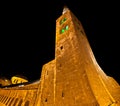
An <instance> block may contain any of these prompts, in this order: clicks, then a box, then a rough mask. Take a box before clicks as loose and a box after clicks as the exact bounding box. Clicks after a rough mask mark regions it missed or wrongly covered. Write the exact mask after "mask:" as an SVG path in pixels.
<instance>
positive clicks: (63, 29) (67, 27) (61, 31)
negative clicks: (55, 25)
mask: <svg viewBox="0 0 120 106" xmlns="http://www.w3.org/2000/svg"><path fill="white" fill-rule="evenodd" d="M68 29H69V26H68V25H66V26H65V27H64V28H62V29H61V30H60V34H62V33H64V32H65V31H66V30H68Z"/></svg>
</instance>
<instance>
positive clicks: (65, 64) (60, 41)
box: [54, 7, 120, 106]
mask: <svg viewBox="0 0 120 106" xmlns="http://www.w3.org/2000/svg"><path fill="white" fill-rule="evenodd" d="M55 61H56V70H55V74H54V77H55V83H54V84H55V85H54V88H55V89H54V90H55V106H110V105H113V104H120V86H119V84H118V83H117V82H116V81H115V80H114V79H113V78H111V77H109V76H107V75H106V74H105V73H104V71H103V70H102V69H101V67H100V66H99V65H98V63H97V61H96V59H95V57H94V54H93V52H92V49H91V47H90V44H89V42H88V40H87V37H86V34H85V31H84V29H83V27H82V24H81V22H80V21H79V20H78V19H77V18H76V16H75V15H74V14H73V13H72V12H71V11H70V10H69V9H68V7H65V8H64V9H63V12H62V15H61V16H60V17H59V18H58V19H57V20H56V49H55ZM118 106H119V105H118Z"/></svg>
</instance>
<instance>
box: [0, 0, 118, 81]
mask: <svg viewBox="0 0 120 106" xmlns="http://www.w3.org/2000/svg"><path fill="white" fill-rule="evenodd" d="M78 1H79V2H78ZM64 5H67V6H68V7H69V9H70V10H71V11H72V12H73V13H74V14H75V15H76V17H77V18H78V19H79V20H80V21H81V23H82V24H83V27H84V30H85V32H86V35H87V37H88V40H89V43H90V45H91V48H92V50H93V53H94V55H95V57H96V60H97V61H98V63H99V65H100V66H101V68H102V69H103V70H104V72H105V73H106V74H107V75H109V76H112V77H114V78H115V79H116V80H117V81H118V82H119V83H120V72H119V71H120V70H119V66H120V61H119V60H120V52H119V49H120V46H119V45H120V41H119V36H120V33H119V28H120V27H119V25H120V20H119V18H120V17H119V8H118V3H115V2H110V1H109V2H107V3H105V2H102V1H101V2H98V1H97V2H91V1H89V2H87V1H84V0H82V1H80V0H71V1H70V0H64V1H56V2H53V1H42V2H39V3H37V2H19V3H18V2H16V3H15V2H14V3H12V2H6V3H4V4H2V7H1V13H0V14H1V15H0V16H1V22H0V23H1V24H0V26H1V30H0V76H4V77H7V78H10V77H11V76H13V75H17V74H21V75H24V76H26V77H27V78H28V79H29V81H33V80H37V79H39V78H40V74H41V68H42V65H43V64H45V63H47V62H49V61H51V60H52V59H54V53H55V50H54V49H55V27H56V25H55V24H56V19H57V18H58V17H59V16H60V15H61V14H62V9H63V7H64Z"/></svg>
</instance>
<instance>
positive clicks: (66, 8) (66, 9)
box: [62, 5, 69, 14]
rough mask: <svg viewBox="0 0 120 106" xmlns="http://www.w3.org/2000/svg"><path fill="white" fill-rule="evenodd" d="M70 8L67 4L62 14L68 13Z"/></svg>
mask: <svg viewBox="0 0 120 106" xmlns="http://www.w3.org/2000/svg"><path fill="white" fill-rule="evenodd" d="M68 10H69V8H68V7H67V6H66V5H65V6H64V8H63V12H62V14H64V13H66V12H67V11H68Z"/></svg>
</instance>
